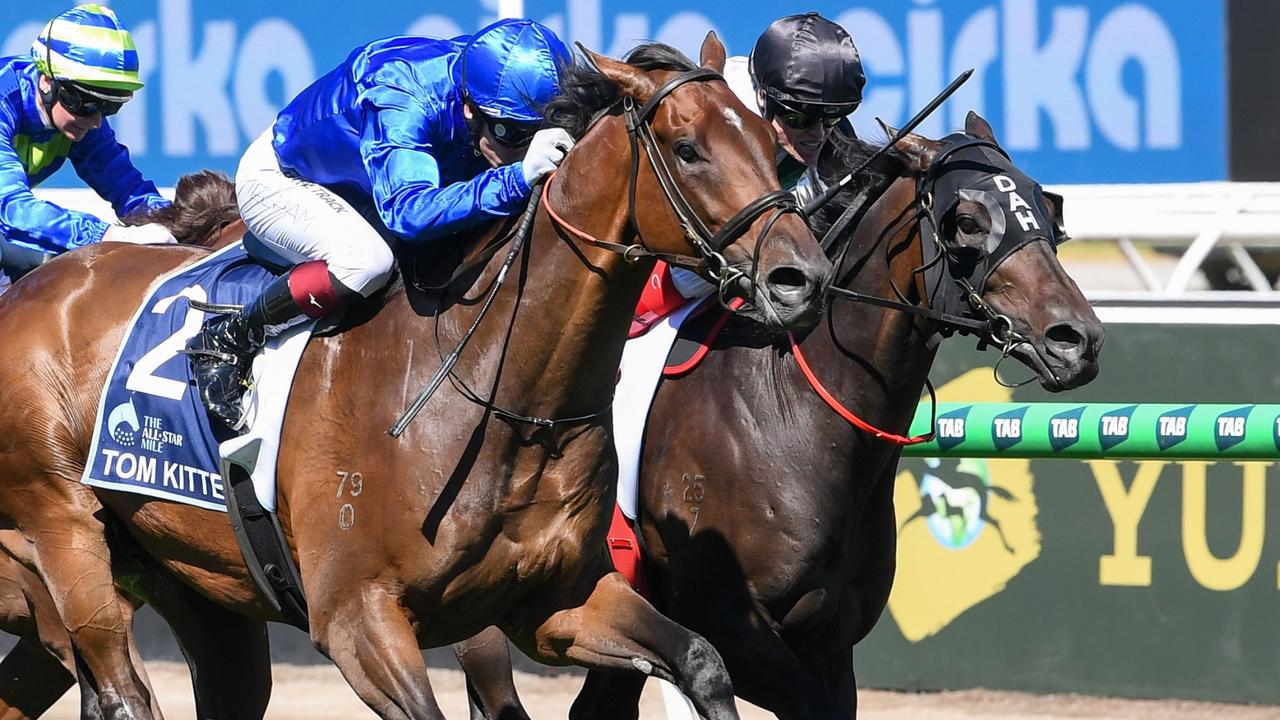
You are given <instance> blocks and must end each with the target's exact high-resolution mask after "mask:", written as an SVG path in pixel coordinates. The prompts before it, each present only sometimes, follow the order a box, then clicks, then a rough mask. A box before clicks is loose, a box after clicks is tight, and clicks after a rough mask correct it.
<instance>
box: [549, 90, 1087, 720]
mask: <svg viewBox="0 0 1280 720" xmlns="http://www.w3.org/2000/svg"><path fill="white" fill-rule="evenodd" d="M966 132H967V136H964V137H952V138H948V139H947V141H946V142H935V141H931V140H926V139H924V138H920V137H918V136H914V135H911V136H908V138H907V140H906V141H905V142H903V143H902V144H901V145H900V151H896V152H891V153H890V154H889V155H887V156H884V158H883V160H882V161H880V162H878V163H876V164H874V165H873V167H872V170H871V173H870V174H869V176H866V177H863V178H859V182H857V183H853V184H851V187H852V188H862V190H861V192H860V193H855V192H853V191H852V190H850V189H846V190H844V191H842V192H841V193H840V194H839V195H837V196H836V198H835V199H834V200H833V201H832V202H830V203H828V205H827V206H826V207H823V208H822V209H821V210H820V211H819V212H818V213H816V214H815V216H814V217H812V218H811V224H812V226H813V229H814V231H815V233H817V234H819V235H824V234H825V233H826V231H827V230H829V229H830V227H831V226H832V224H833V223H834V222H836V219H837V217H838V216H840V215H841V214H842V213H843V212H844V211H845V210H846V209H850V207H849V206H850V205H851V204H852V205H853V206H854V207H853V208H852V209H850V212H851V213H852V214H851V215H850V216H849V217H852V218H855V220H854V222H855V223H856V224H848V225H845V227H846V228H849V227H856V230H855V231H853V233H852V237H849V233H847V232H845V233H843V235H842V236H841V237H837V238H831V239H832V240H834V243H833V244H832V245H831V246H830V247H831V250H832V251H833V253H841V254H840V255H839V258H840V259H841V260H842V262H839V263H838V267H837V273H836V279H835V281H834V283H833V284H834V285H835V286H839V287H841V288H845V289H848V290H854V291H856V292H859V293H861V294H863V295H865V296H874V297H876V298H886V299H890V300H896V299H898V298H902V299H903V300H905V301H906V302H908V303H912V304H917V305H920V306H921V307H928V306H931V305H932V306H934V307H935V309H941V307H940V306H942V305H946V304H948V303H945V302H944V300H946V297H945V296H946V295H948V294H956V293H959V295H957V296H956V297H955V298H953V299H955V300H957V301H958V302H953V303H950V306H951V307H965V308H967V309H968V310H969V311H970V314H972V315H975V316H977V317H978V318H979V319H983V318H986V319H990V318H991V317H1000V316H1002V317H1003V318H1007V319H1008V320H1009V321H1011V322H1012V328H1011V329H1010V328H1007V327H1004V326H1003V324H1001V326H1000V327H999V328H998V329H997V330H996V331H995V333H996V335H998V336H999V337H987V338H986V339H987V340H988V341H990V342H993V343H994V344H995V345H996V346H997V347H1000V346H1003V347H1005V348H1006V350H1007V351H1008V352H1010V353H1011V354H1012V355H1014V356H1015V357H1017V358H1019V359H1020V360H1021V361H1022V362H1024V363H1025V364H1026V365H1027V366H1029V367H1031V368H1033V369H1034V370H1035V371H1036V373H1037V374H1038V375H1039V378H1040V382H1041V384H1042V385H1043V386H1044V387H1045V388H1047V389H1049V390H1051V391H1055V392H1056V391H1060V390H1066V389H1069V388H1073V387H1076V386H1078V385H1082V384H1084V383H1087V382H1089V381H1090V380H1092V379H1093V378H1094V377H1095V375H1096V374H1097V371H1098V360H1097V359H1098V352H1099V350H1100V348H1101V345H1102V340H1103V328H1102V326H1101V324H1100V323H1099V322H1098V319H1097V317H1096V316H1095V315H1094V313H1093V311H1092V309H1091V308H1090V306H1089V303H1088V302H1087V301H1086V300H1085V298H1084V297H1083V296H1082V295H1081V293H1080V291H1079V289H1078V288H1077V287H1076V284H1075V283H1074V282H1073V281H1072V280H1071V278H1070V277H1068V276H1067V274H1066V273H1065V272H1064V271H1063V269H1062V266H1061V265H1060V264H1059V263H1058V260H1057V256H1056V253H1055V247H1056V243H1057V242H1059V240H1060V239H1065V236H1061V235H1059V234H1058V231H1054V232H1052V233H1050V232H1046V233H1045V234H1044V235H1043V236H1042V237H1040V238H1039V239H1036V240H1033V241H1030V242H1027V243H1026V244H1023V245H1021V247H1020V248H1019V249H1015V250H1013V251H1012V252H1009V253H1008V254H1007V255H1004V256H1003V257H991V261H992V262H993V263H995V268H994V271H992V272H991V274H990V277H989V279H987V280H986V283H985V288H984V287H983V286H981V285H977V287H975V290H977V291H978V295H979V297H980V298H981V300H980V303H982V304H985V305H986V306H987V307H988V309H987V310H985V311H984V310H982V308H981V307H980V306H979V305H978V303H977V302H975V303H970V302H969V301H968V300H967V299H966V298H965V296H964V293H963V292H962V291H961V290H960V289H959V288H958V287H957V285H955V284H954V282H953V280H954V277H952V276H949V275H948V273H947V272H945V270H944V272H943V281H942V282H941V283H939V284H937V285H936V286H935V285H926V281H925V279H924V274H923V273H921V272H919V269H920V268H922V266H926V265H929V264H931V262H943V263H947V269H952V268H953V266H955V265H956V264H957V263H959V262H960V259H962V258H963V257H964V255H965V252H964V251H965V249H966V248H968V249H974V248H983V247H984V246H985V247H987V248H988V250H990V246H989V244H988V242H987V241H988V237H989V235H992V232H991V231H992V226H993V218H992V212H991V208H992V207H994V206H991V205H986V204H983V203H982V202H979V199H980V198H981V193H982V192H990V191H992V190H993V189H994V186H993V184H992V179H993V178H994V177H995V176H997V175H1005V176H1008V177H1013V178H1018V177H1024V178H1025V176H1022V175H1021V174H1020V173H1018V172H1017V171H1016V168H1014V167H1013V165H1012V163H1011V162H1010V161H1009V160H1008V159H1007V158H1006V157H1004V156H1003V154H1002V153H1001V152H998V151H997V150H996V149H995V148H994V146H995V138H994V137H993V135H992V133H991V128H990V127H989V126H988V124H987V123H986V121H984V120H982V119H981V118H980V117H978V116H977V115H976V114H973V113H970V114H969V117H968V120H967V122H966ZM975 141H978V142H979V143H980V144H978V145H970V147H969V149H968V151H967V152H966V154H964V156H963V157H961V156H960V155H956V154H950V153H951V151H952V150H953V149H956V148H959V147H960V146H961V145H962V144H963V143H973V142H975ZM981 143H989V145H984V144H981ZM873 150H875V148H872V147H870V146H868V145H866V144H864V143H862V142H861V141H850V140H843V139H841V138H838V137H837V138H836V139H834V140H833V141H832V142H831V143H829V144H828V146H827V147H826V148H824V152H823V156H822V159H821V161H820V162H821V168H820V169H821V172H822V175H823V177H824V179H826V180H827V181H828V182H830V181H833V180H835V179H836V178H839V177H840V176H842V175H844V174H845V173H846V172H848V171H849V170H850V169H851V168H852V167H855V166H857V165H859V164H860V163H861V162H862V161H863V160H865V159H866V158H868V157H869V155H870V154H871V152H872V151H873ZM942 153H948V155H947V157H946V160H945V161H944V162H942V163H940V165H939V166H936V167H935V166H934V165H933V163H934V161H935V159H938V158H939V157H940V155H941V154H942ZM960 170H970V171H974V174H973V175H971V176H967V179H966V181H965V182H966V183H967V184H961V185H960V186H959V187H956V188H954V189H950V188H949V189H948V191H947V193H946V194H945V196H943V195H942V194H941V185H942V183H944V182H948V181H950V180H952V179H953V178H955V177H958V176H961V175H963V173H962V172H961V173H957V175H952V173H953V172H956V171H960ZM953 184H954V183H953ZM1005 188H1006V189H1007V184H1006V186H1005ZM918 190H919V191H923V192H925V193H927V195H926V196H925V197H929V198H930V199H931V200H932V201H933V202H936V203H939V204H940V205H939V207H938V208H937V209H936V212H934V214H933V217H932V219H933V220H935V221H936V222H937V226H938V233H937V237H938V241H937V242H938V243H939V244H938V245H937V246H936V250H935V248H934V247H930V246H932V245H933V241H932V240H931V239H930V237H931V236H928V235H925V234H923V233H922V232H921V229H920V225H921V221H922V219H923V220H925V221H926V222H928V221H929V220H930V218H929V217H927V216H928V215H929V212H930V210H931V209H932V208H931V207H928V206H925V205H923V204H922V200H923V199H924V197H922V196H921V195H919V194H918ZM935 191H937V192H936V193H935ZM1018 192H1019V193H1020V194H1021V195H1022V196H1024V199H1025V200H1026V201H1027V202H1028V203H1037V204H1039V203H1040V200H1039V199H1033V197H1034V198H1038V197H1039V195H1040V193H1039V189H1038V186H1034V184H1033V183H1031V182H1030V180H1029V179H1026V182H1025V183H1020V184H1019V187H1018ZM881 193H882V194H881ZM868 197H869V198H870V201H866V199H867V198H868ZM950 198H956V199H957V201H956V202H955V204H954V205H953V206H951V207H945V206H943V204H945V203H946V202H947V201H948V199H950ZM1046 201H1047V202H1045V207H1043V208H1040V209H1041V211H1042V213H1044V215H1043V216H1042V217H1043V218H1046V219H1048V220H1050V221H1051V222H1052V224H1054V225H1056V224H1057V223H1058V221H1059V220H1060V218H1061V210H1062V209H1061V207H1060V199H1056V200H1055V199H1054V198H1052V197H1049V196H1046ZM859 215H861V220H860V222H859V221H858V220H857V218H858V217H859ZM997 220H998V223H997V225H998V228H997V230H998V229H999V228H1000V227H1005V218H1004V217H1000V218H998V219H997ZM1010 220H1011V221H1012V218H1010ZM842 222H843V221H842ZM1043 223H1044V220H1042V221H1041V224H1043ZM1006 230H1008V231H1009V232H1012V229H1011V228H1006ZM1044 230H1046V231H1048V230H1049V228H1044ZM838 232H839V231H838ZM824 242H826V240H824ZM846 243H847V250H845V247H846ZM926 243H927V244H928V245H926ZM1012 247H1013V246H1009V248H1012ZM930 250H935V251H934V253H933V254H930V252H928V251H930ZM938 251H940V255H941V257H938V254H939V252H938ZM958 258H959V259H958ZM956 272H958V274H959V275H963V274H964V273H963V272H960V271H956ZM975 284H976V283H975ZM926 287H928V288H929V289H928V290H926ZM952 312H955V311H954V310H953V311H952ZM999 322H1000V323H1003V322H1004V321H1003V320H1001V321H999ZM733 327H734V324H731V325H730V326H729V327H728V328H727V329H726V333H725V334H724V335H723V336H722V338H721V340H720V341H719V343H718V344H717V345H716V349H715V351H714V352H712V353H710V354H709V355H708V356H707V358H706V360H705V361H704V362H703V363H702V365H701V366H700V367H699V368H698V369H697V370H695V371H694V372H692V373H690V374H688V375H685V376H683V377H678V378H670V379H665V380H663V382H662V384H661V386H660V387H659V389H658V391H657V394H656V397H655V399H654V402H653V407H652V410H651V412H650V415H649V426H648V430H647V437H646V441H645V446H644V451H643V462H642V465H641V467H642V470H641V482H640V498H639V532H638V534H639V537H640V540H641V546H642V548H643V550H644V560H645V563H644V567H645V571H646V575H647V578H648V580H649V584H650V586H651V587H652V589H653V598H652V599H653V601H654V604H655V606H656V607H658V608H659V609H661V610H662V611H663V612H664V613H665V614H667V615H668V616H669V617H671V618H672V619H674V620H676V621H677V622H679V623H681V624H683V625H686V626H687V627H689V628H691V629H693V630H694V631H695V632H698V633H701V634H702V635H703V636H705V637H706V638H707V639H708V640H710V641H711V643H712V644H713V645H715V646H716V649H718V650H719V651H720V653H721V655H722V656H723V657H724V659H725V664H726V666H727V667H728V669H729V674H730V677H731V678H732V679H733V686H734V691H735V692H736V693H737V694H738V695H739V696H741V697H743V698H745V699H747V700H749V701H751V702H752V703H755V704H757V705H759V706H762V707H764V708H767V709H769V710H771V711H772V712H774V713H776V714H777V716H778V717H779V718H796V719H797V720H799V719H801V718H804V719H806V720H812V719H814V718H849V717H851V716H852V715H854V713H855V711H856V689H855V683H854V672H853V650H852V649H853V645H854V644H855V643H857V642H858V641H859V640H861V639H862V638H863V637H865V636H866V635H867V633H868V632H869V631H870V630H871V628H872V626H874V625H875V623H876V620H877V619H878V618H879V617H880V613H881V611H882V610H883V609H884V607H885V603H886V602H887V599H888V596H889V589H890V586H891V585H892V582H893V575H894V552H895V543H896V531H895V523H894V508H893V482H894V477H895V473H896V467H897V464H898V457H899V452H900V448H899V447H898V446H897V445H895V444H893V443H891V442H888V441H886V440H883V439H877V438H875V437H873V436H872V435H871V434H870V433H868V432H864V431H862V430H859V429H857V428H855V427H853V426H852V425H851V424H850V423H848V422H846V421H845V420H843V419H841V418H840V417H839V416H838V415H837V414H836V413H835V412H833V410H832V409H831V408H829V407H828V406H827V405H826V404H825V403H824V401H823V400H822V399H820V398H819V396H818V395H817V393H816V392H815V391H814V389H813V388H812V387H810V385H809V383H808V381H806V379H805V377H804V376H803V375H802V374H801V371H800V369H799V368H798V366H797V361H796V358H795V357H794V354H793V352H792V351H791V349H790V348H789V347H788V346H787V345H786V344H785V343H783V344H769V343H764V346H763V347H761V345H762V343H760V342H752V341H751V340H750V339H749V338H748V339H747V340H746V342H739V341H741V340H743V336H742V335H741V334H739V335H738V337H737V338H736V339H735V338H734V331H733ZM939 329H941V327H940V325H939V324H938V323H937V322H934V321H933V320H930V319H928V318H922V317H919V316H917V315H914V314H912V313H910V312H904V311H902V310H901V309H887V308H884V307H878V306H875V305H871V304H861V303H857V304H855V303H851V302H848V301H846V300H844V299H840V298H837V299H835V300H834V301H833V306H832V307H831V308H830V310H829V312H828V314H827V319H826V321H824V322H823V323H822V324H821V326H820V327H819V328H817V329H815V330H814V331H813V332H810V333H809V334H808V335H807V336H806V337H804V338H803V339H802V341H801V343H800V347H801V349H802V352H803V355H804V357H805V359H806V360H807V361H808V363H809V365H810V366H811V367H812V368H813V370H814V372H815V373H816V375H817V376H818V377H819V379H820V380H821V382H822V383H823V384H824V385H825V386H826V387H827V389H828V390H830V391H831V393H832V394H833V395H834V396H835V397H836V398H839V399H840V401H841V402H843V403H844V404H845V406H847V407H848V408H850V409H852V410H853V411H854V412H855V413H856V414H857V415H859V416H860V417H861V418H863V419H865V420H866V421H869V422H870V423H871V424H872V425H874V426H876V427H878V428H882V429H886V430H888V431H889V432H893V433H898V434H901V433H904V432H905V431H906V429H907V427H908V426H909V424H910V422H911V419H912V416H913V414H914V413H915V411H916V407H917V402H918V401H919V399H920V396H921V392H922V390H923V388H924V383H925V379H926V375H927V373H928V371H929V367H930V365H931V364H932V363H933V358H934V352H935V350H934V345H932V344H931V342H930V340H931V338H932V337H933V336H934V335H935V333H936V332H937V331H938V330H939ZM691 409H696V412H691ZM643 684H644V683H643V679H640V678H631V677H624V676H618V675H609V676H606V675H604V674H599V673H595V672H592V673H590V675H589V679H588V682H587V684H586V686H585V687H584V690H583V693H582V695H580V696H579V699H578V701H577V703H576V705H575V711H574V714H573V717H596V716H598V714H599V712H601V708H610V709H611V717H614V718H634V717H636V710H635V701H636V698H637V697H638V695H639V692H640V688H641V686H642V685H643ZM622 708H626V711H623V710H622Z"/></svg>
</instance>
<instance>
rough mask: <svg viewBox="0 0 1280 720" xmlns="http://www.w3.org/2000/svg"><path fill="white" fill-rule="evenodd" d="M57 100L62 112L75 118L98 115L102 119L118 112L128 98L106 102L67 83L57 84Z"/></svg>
mask: <svg viewBox="0 0 1280 720" xmlns="http://www.w3.org/2000/svg"><path fill="white" fill-rule="evenodd" d="M57 99H58V104H59V105H61V106H62V108H63V109H64V110H66V111H67V112H69V113H71V114H72V115H75V116H76V117H93V116H94V115H98V114H101V115H102V116H103V117H107V116H108V115H115V114H116V113H118V112H120V108H121V107H123V106H124V104H125V102H126V101H127V100H128V98H123V99H120V100H106V99H104V98H100V97H97V96H96V95H90V94H89V93H88V92H86V91H84V90H82V89H80V88H78V87H76V86H74V85H72V84H70V83H67V82H59V83H58V96H57Z"/></svg>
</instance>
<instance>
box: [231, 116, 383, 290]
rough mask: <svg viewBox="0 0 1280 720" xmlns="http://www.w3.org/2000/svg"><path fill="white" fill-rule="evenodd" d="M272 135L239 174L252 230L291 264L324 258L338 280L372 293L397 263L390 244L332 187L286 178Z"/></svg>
mask: <svg viewBox="0 0 1280 720" xmlns="http://www.w3.org/2000/svg"><path fill="white" fill-rule="evenodd" d="M271 137H272V132H271V128H267V131H266V132H265V133H263V134H262V135H260V136H259V137H258V139H257V140H254V141H253V144H252V145H250V146H249V149H248V150H246V151H245V153H244V157H243V158H241V160H240V167H239V168H238V169H237V170H236V200H237V202H238V204H239V205H240V216H241V217H243V218H244V222H245V224H246V225H248V227H249V232H251V233H253V234H254V236H256V237H257V238H258V239H259V240H261V241H262V242H263V243H264V244H265V245H267V246H268V247H269V248H270V249H271V250H272V251H274V252H275V253H277V254H278V255H280V257H281V258H283V259H284V260H286V261H288V262H290V263H294V264H297V263H301V262H306V261H308V260H324V261H325V262H327V263H328V265H329V272H330V273H332V274H333V276H334V277H335V278H337V280H338V282H340V283H342V284H343V285H345V286H346V287H347V288H349V289H351V290H354V291H355V292H358V293H360V294H361V295H363V296H365V297H368V296H369V295H372V294H373V293H374V292H376V291H377V290H379V289H380V288H382V286H384V285H385V284H386V283H387V279H388V278H389V277H390V276H391V268H392V265H393V264H394V262H395V258H394V256H393V255H392V253H391V248H390V247H389V246H388V245H387V241H386V240H384V239H383V237H382V236H381V235H380V234H379V233H378V231H377V230H376V229H375V228H374V227H373V225H371V224H370V223H369V221H367V220H365V219H364V217H362V216H361V215H360V213H359V211H357V210H356V209H355V208H353V207H352V206H351V205H350V203H348V202H347V201H346V200H343V199H342V198H341V197H339V196H338V195H337V194H335V193H333V192H332V191H330V190H329V189H328V188H326V187H324V186H323V185H318V184H316V183H313V182H310V181H308V180H304V179H302V178H299V177H296V176H293V177H291V176H289V175H286V174H285V172H284V171H283V170H281V168H280V161H279V160H278V159H277V158H276V151H275V148H274V147H272V145H271Z"/></svg>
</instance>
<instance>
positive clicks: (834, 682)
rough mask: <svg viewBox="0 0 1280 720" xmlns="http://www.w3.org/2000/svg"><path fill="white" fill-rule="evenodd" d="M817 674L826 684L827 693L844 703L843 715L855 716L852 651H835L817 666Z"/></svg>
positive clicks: (856, 699) (856, 695)
mask: <svg viewBox="0 0 1280 720" xmlns="http://www.w3.org/2000/svg"><path fill="white" fill-rule="evenodd" d="M818 676H819V677H820V678H822V681H823V683H824V684H825V685H826V686H827V693H828V694H829V695H830V696H831V697H834V698H839V700H840V701H841V702H842V703H844V705H845V708H846V715H845V717H857V716H858V684H857V681H855V680H854V676H853V653H852V652H847V653H837V654H836V655H835V656H834V657H832V658H831V659H830V660H828V661H827V662H826V663H824V664H823V665H822V666H821V667H819V668H818Z"/></svg>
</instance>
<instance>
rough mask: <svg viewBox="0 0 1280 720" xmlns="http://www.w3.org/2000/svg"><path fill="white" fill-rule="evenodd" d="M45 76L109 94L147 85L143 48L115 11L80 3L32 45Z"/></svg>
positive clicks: (51, 25)
mask: <svg viewBox="0 0 1280 720" xmlns="http://www.w3.org/2000/svg"><path fill="white" fill-rule="evenodd" d="M31 57H32V59H33V60H35V63H36V67H37V68H39V69H40V72H42V73H44V74H45V75H48V76H49V77H51V78H53V79H55V80H66V81H69V82H74V83H76V84H78V85H82V86H86V87H89V88H91V89H95V90H101V91H105V92H106V93H108V94H119V95H127V94H129V93H132V92H133V91H135V90H137V89H139V88H141V87H142V80H141V79H140V78H139V77H138V49H137V48H136V47H135V46H134V44H133V37H132V36H130V35H129V31H128V30H125V29H124V26H123V25H121V24H120V21H119V20H118V19H116V14H115V13H113V12H112V11H111V8H108V7H103V6H102V5H97V4H91V5H79V6H77V7H74V8H72V9H70V10H68V11H66V12H64V13H62V14H61V15H59V16H57V17H55V18H54V19H52V20H50V21H49V24H47V25H45V26H44V29H43V30H41V31H40V36H39V37H37V38H36V41H35V42H34V43H32V44H31Z"/></svg>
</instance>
